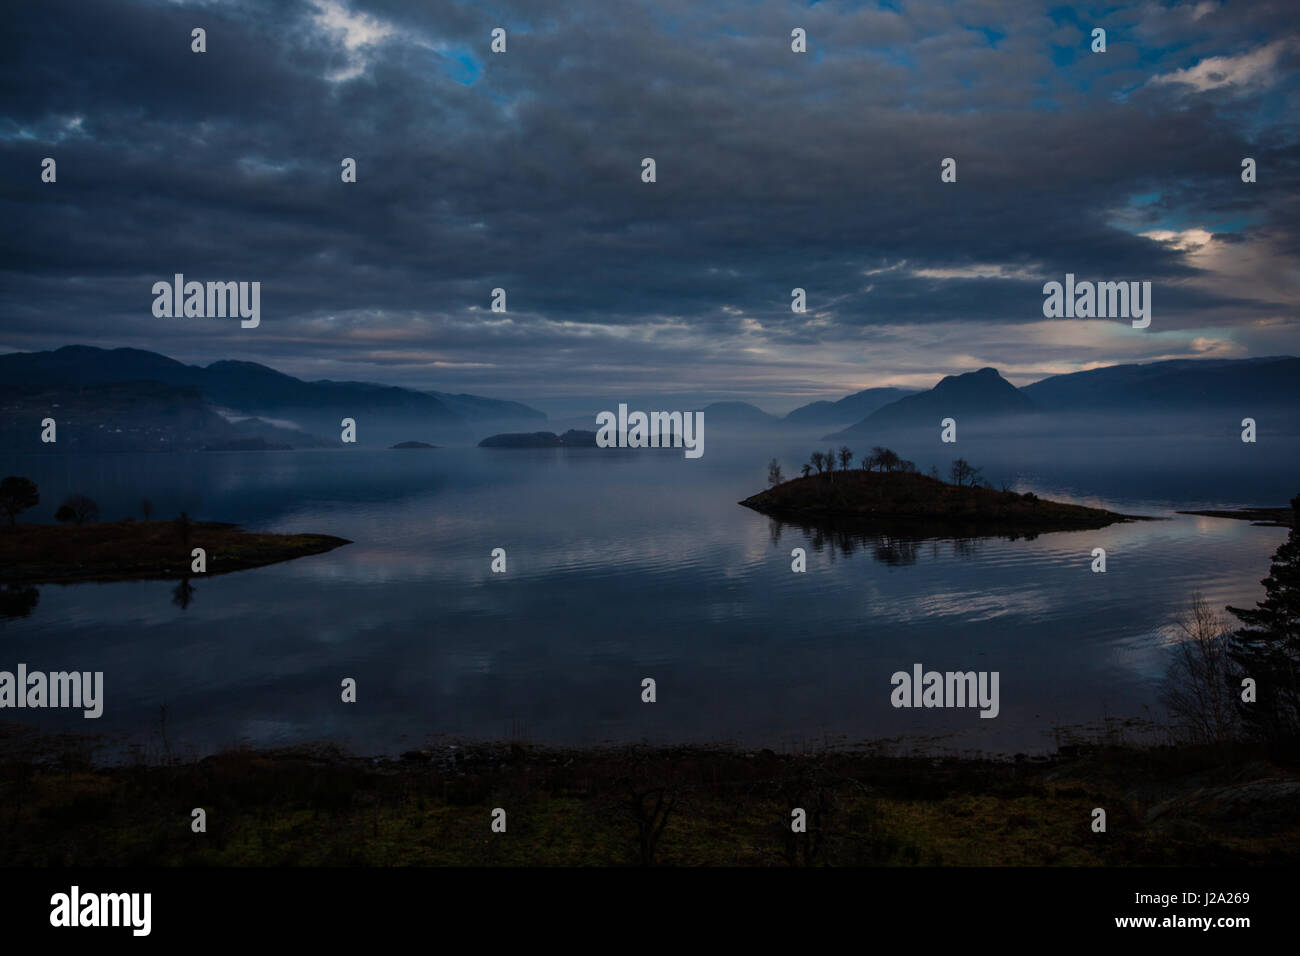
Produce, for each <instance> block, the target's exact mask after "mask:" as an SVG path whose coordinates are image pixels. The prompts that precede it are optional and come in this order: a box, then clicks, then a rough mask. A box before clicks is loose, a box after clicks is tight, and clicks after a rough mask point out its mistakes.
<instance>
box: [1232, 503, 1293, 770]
mask: <svg viewBox="0 0 1300 956" xmlns="http://www.w3.org/2000/svg"><path fill="white" fill-rule="evenodd" d="M1291 509H1292V515H1291V533H1290V534H1289V535H1287V539H1286V541H1284V542H1282V545H1281V546H1280V547H1279V548H1278V549H1277V552H1276V553H1275V554H1274V555H1273V563H1272V566H1271V567H1270V569H1269V575H1268V577H1266V578H1265V579H1264V580H1263V581H1262V582H1261V583H1262V584H1263V585H1264V600H1262V601H1259V602H1257V603H1256V605H1255V607H1254V608H1251V609H1247V608H1235V607H1229V608H1228V610H1229V611H1230V612H1231V613H1232V614H1233V616H1234V617H1236V618H1237V619H1238V620H1239V621H1241V623H1242V624H1243V625H1245V626H1244V627H1242V628H1240V629H1239V630H1238V631H1237V632H1236V633H1235V634H1233V636H1232V637H1231V639H1230V640H1229V645H1228V656H1229V657H1231V658H1232V660H1233V663H1234V664H1235V665H1236V667H1235V668H1234V671H1235V673H1233V674H1232V675H1231V677H1230V678H1229V681H1230V683H1231V685H1232V690H1233V694H1234V698H1233V699H1234V701H1235V702H1236V706H1237V712H1238V713H1239V715H1240V716H1241V720H1242V725H1243V726H1244V727H1245V728H1246V730H1247V731H1248V732H1249V733H1250V735H1251V736H1253V737H1257V738H1259V739H1262V740H1265V741H1268V742H1269V743H1273V744H1278V743H1285V742H1287V741H1294V740H1295V739H1296V738H1297V737H1300V495H1297V496H1296V497H1294V498H1292V499H1291ZM1246 677H1250V678H1253V679H1254V681H1255V692H1256V695H1257V699H1256V700H1255V702H1253V703H1248V702H1246V701H1243V700H1242V699H1241V694H1242V687H1241V681H1242V679H1243V678H1246Z"/></svg>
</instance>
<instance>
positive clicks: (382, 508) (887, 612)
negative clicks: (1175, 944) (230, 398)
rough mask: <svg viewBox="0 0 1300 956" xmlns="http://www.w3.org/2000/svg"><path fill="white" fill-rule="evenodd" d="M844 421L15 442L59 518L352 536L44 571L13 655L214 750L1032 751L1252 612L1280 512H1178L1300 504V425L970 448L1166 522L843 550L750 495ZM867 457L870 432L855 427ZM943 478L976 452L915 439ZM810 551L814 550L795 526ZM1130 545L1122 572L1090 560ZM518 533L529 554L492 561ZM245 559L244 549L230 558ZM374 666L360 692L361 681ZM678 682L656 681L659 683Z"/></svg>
mask: <svg viewBox="0 0 1300 956" xmlns="http://www.w3.org/2000/svg"><path fill="white" fill-rule="evenodd" d="M827 444H828V443H827V442H824V441H822V442H818V441H816V440H815V439H801V438H790V437H788V436H787V437H767V438H755V437H749V438H727V437H726V436H723V435H718V434H710V435H709V436H708V443H707V446H706V449H707V450H706V454H705V455H704V457H703V458H701V459H699V460H687V459H685V458H684V457H683V456H682V453H681V451H680V450H676V451H674V450H655V451H649V450H645V451H628V450H616V449H574V450H550V449H545V450H495V449H478V448H443V449H437V450H420V451H392V450H380V449H365V448H350V449H339V450H332V451H295V452H260V453H204V454H188V455H187V454H153V455H146V454H136V455H99V456H84V455H9V456H6V457H5V459H4V460H3V462H0V472H2V473H3V474H20V475H27V476H29V477H31V478H32V479H33V480H35V481H36V482H37V483H38V485H39V486H40V490H41V500H42V504H41V505H40V506H39V508H38V509H36V510H35V512H33V513H31V514H29V515H27V516H25V517H28V518H29V520H38V521H49V520H51V516H52V513H53V510H54V508H55V507H56V506H57V503H58V502H59V501H60V500H62V498H63V496H65V495H66V494H69V493H72V492H84V493H86V494H89V495H91V497H93V498H95V499H96V500H97V501H98V502H99V504H100V506H101V510H102V513H103V517H104V519H105V520H116V519H118V518H121V517H123V516H125V515H127V514H137V515H138V510H139V501H140V499H141V498H142V497H147V498H149V499H151V500H152V502H153V504H154V514H155V517H156V518H157V517H170V516H173V515H175V514H176V513H178V512H179V511H180V510H182V509H184V510H186V511H188V512H189V514H190V515H191V516H192V517H194V518H198V519H201V520H212V521H233V522H237V523H240V524H242V525H244V526H245V527H247V528H250V529H259V530H270V531H278V532H320V533H326V534H333V535H339V536H341V537H344V538H348V539H351V540H352V541H353V542H354V543H353V544H351V545H348V546H346V547H343V548H339V549H337V550H335V551H333V552H330V553H328V554H322V555H316V556H312V557H307V558H303V559H299V560H295V561H290V562H286V563H282V564H278V565H273V566H269V567H264V568H258V569H253V570H249V571H242V572H237V573H233V574H228V575H220V576H211V577H201V576H196V577H195V578H193V579H192V580H191V584H192V585H193V586H194V594H193V599H192V601H191V602H190V603H189V606H188V608H186V609H182V608H181V607H179V606H178V605H177V604H175V603H174V602H173V600H172V596H173V591H174V589H175V582H168V581H137V582H123V583H112V584H79V585H70V586H58V585H43V586H41V587H40V599H39V603H38V604H37V606H36V607H35V609H34V610H33V611H32V613H31V614H30V615H29V616H27V617H20V618H12V619H8V620H4V621H2V622H0V650H2V653H0V669H10V670H12V669H13V667H14V665H16V664H17V663H18V662H20V661H21V662H24V663H26V664H27V665H28V667H29V669H31V670H37V669H39V670H45V671H52V670H74V669H75V670H82V671H87V670H89V671H96V670H99V671H103V672H104V685H105V713H104V717H103V718H102V719H100V720H99V721H88V720H84V719H82V718H81V717H80V715H79V712H77V713H76V714H70V713H68V712H58V711H49V710H45V711H30V710H24V711H18V710H8V711H6V712H5V713H4V714H3V715H0V720H4V721H20V722H23V723H27V724H30V725H38V726H40V727H42V728H45V729H51V730H53V729H68V730H76V731H95V732H105V733H110V732H113V731H118V730H120V731H123V732H124V733H125V734H126V735H128V736H130V737H131V738H132V739H135V740H138V741H153V744H154V746H156V745H157V743H158V741H159V739H160V734H159V729H160V728H159V713H160V706H161V705H163V704H165V705H166V707H167V712H168V720H167V736H168V741H169V746H171V747H172V748H173V749H175V748H177V747H178V746H180V745H181V744H182V743H184V744H188V745H189V746H190V747H192V748H193V749H194V751H196V752H198V753H206V752H209V751H211V750H213V749H215V748H218V747H222V746H226V745H231V744H236V743H239V742H248V743H252V744H256V745H279V744H289V743H297V742H305V741H318V740H332V741H337V742H340V743H343V744H345V745H347V746H349V747H351V748H353V749H354V750H356V751H359V752H362V753H381V752H397V751H402V750H406V749H412V748H418V747H419V746H420V745H421V744H422V743H424V742H426V741H428V740H430V739H432V738H434V737H437V736H439V735H447V736H450V737H452V738H455V737H470V738H493V739H498V738H507V737H512V736H514V737H520V738H523V739H526V740H532V741H538V742H547V743H562V744H563V743H590V742H599V741H634V740H649V741H654V742H678V741H737V742H741V743H743V744H745V745H748V746H770V747H773V748H777V749H780V748H783V747H790V746H802V745H806V744H809V743H817V744H820V743H822V742H823V741H826V740H830V741H832V742H849V743H852V742H856V741H861V740H864V739H868V738H881V737H894V736H898V735H906V736H907V737H909V738H913V739H916V740H920V739H921V738H931V737H934V738H938V739H939V741H940V742H939V746H943V747H950V748H954V749H961V750H968V751H969V750H984V751H989V752H999V753H1010V752H1013V751H1036V750H1043V749H1047V748H1049V747H1050V746H1051V745H1052V742H1053V732H1054V728H1058V727H1061V726H1066V725H1077V724H1082V723H1090V722H1095V721H1098V720H1100V719H1102V718H1103V717H1112V718H1115V717H1120V718H1123V717H1148V718H1150V717H1155V716H1156V715H1157V713H1158V708H1157V704H1156V682H1157V681H1158V679H1159V677H1160V676H1161V673H1162V671H1163V670H1164V667H1165V665H1166V660H1167V655H1168V649H1167V646H1166V644H1167V642H1168V640H1169V638H1170V637H1171V633H1172V632H1171V628H1170V623H1171V620H1172V618H1173V616H1174V615H1175V614H1176V613H1178V612H1179V611H1181V610H1183V609H1185V608H1186V606H1187V603H1188V601H1189V600H1190V597H1191V595H1192V593H1193V592H1195V591H1200V592H1201V593H1203V594H1204V595H1205V596H1206V597H1207V598H1208V599H1209V600H1210V601H1211V603H1212V604H1214V605H1216V606H1218V607H1222V606H1223V605H1225V604H1235V605H1238V606H1242V605H1244V606H1251V605H1253V603H1254V602H1255V601H1256V600H1257V599H1258V598H1259V597H1261V596H1262V594H1263V588H1262V587H1261V585H1260V583H1259V582H1260V579H1261V578H1263V577H1264V576H1265V575H1266V574H1267V572H1268V566H1269V557H1270V555H1271V554H1272V553H1273V551H1274V550H1275V549H1276V547H1277V545H1278V544H1279V543H1280V542H1281V541H1282V540H1284V538H1285V535H1286V530H1285V529H1283V528H1268V527H1255V526H1252V525H1251V524H1250V523H1248V522H1244V521H1234V520H1228V519H1219V518H1207V517H1193V516H1187V515H1175V514H1173V512H1174V510H1175V509H1178V508H1204V507H1227V506H1243V505H1283V504H1285V503H1286V502H1287V501H1288V500H1289V499H1290V498H1291V497H1292V496H1293V495H1295V494H1296V493H1297V492H1300V468H1297V465H1298V464H1300V452H1298V449H1300V443H1297V441H1296V440H1295V439H1290V440H1286V441H1281V442H1273V443H1272V444H1271V445H1265V444H1257V445H1244V444H1243V443H1241V442H1240V441H1239V440H1238V439H1237V437H1236V434H1235V433H1231V434H1225V435H1224V436H1220V437H1215V438H1206V439H1191V438H1185V437H1173V436H1160V435H1152V436H1148V437H1130V438H1123V439H1114V438H1097V439H1080V438H1077V437H1076V438H1070V439H1056V440H1049V439H1044V438H1034V439H1019V440H1013V439H1001V440H991V439H990V440H979V439H976V440H973V441H965V442H963V444H962V446H961V454H962V455H963V456H964V457H966V458H968V459H969V460H971V461H973V462H974V463H976V464H977V465H981V466H983V468H984V474H985V475H986V476H987V477H988V478H989V479H990V480H991V481H992V482H993V483H994V484H995V485H1001V484H1002V483H1003V482H1006V483H1008V484H1010V485H1012V486H1013V487H1014V488H1015V489H1016V490H1018V491H1028V490H1032V491H1035V492H1036V493H1038V494H1039V495H1040V496H1043V497H1051V498H1057V499H1061V500H1070V501H1076V502H1078V503H1082V504H1089V505H1097V506H1102V507H1107V508H1111V509H1114V510H1118V511H1122V512H1125V513H1136V514H1147V515H1156V516H1161V517H1167V518H1169V519H1170V520H1165V521H1155V522H1141V523H1131V524H1118V525H1113V526H1111V527H1108V528H1105V529H1102V530H1097V531H1075V532H1060V533H1050V534H1043V535H1040V536H1038V537H1036V538H1034V539H1032V540H1025V539H1021V540H1006V539H999V538H987V539H979V540H975V541H962V542H953V541H925V542H921V543H919V544H917V545H915V546H909V545H908V544H907V543H899V542H865V543H863V544H862V546H856V547H841V545H840V543H835V542H832V541H829V540H823V539H821V538H819V537H818V536H815V535H810V534H808V533H806V532H804V531H802V530H800V529H798V528H795V527H791V526H788V525H787V526H783V527H782V526H778V525H775V524H774V523H773V522H771V521H770V520H769V519H768V518H766V517H764V516H762V515H759V514H756V513H754V512H752V511H750V510H749V509H746V508H742V507H740V506H739V505H737V501H739V500H740V499H742V498H745V497H748V496H749V495H750V494H753V493H754V492H757V491H759V490H761V489H762V487H763V486H764V480H765V474H766V473H765V466H766V463H767V461H768V459H769V458H771V457H773V456H776V457H778V458H779V459H781V460H782V462H783V463H784V465H785V468H786V472H787V474H792V473H793V472H794V470H795V467H796V464H797V463H798V462H801V461H803V460H806V458H807V453H808V452H809V451H810V450H811V449H812V448H816V447H824V446H826V445H827ZM860 450H865V449H860ZM898 450H899V451H900V452H901V453H903V454H904V456H905V457H909V458H912V459H914V460H915V461H916V462H917V464H918V465H919V466H920V467H921V469H922V470H928V468H929V466H930V465H931V464H940V465H941V466H943V467H946V465H947V463H948V462H949V461H950V460H951V458H952V457H954V453H953V451H952V450H951V447H950V446H941V445H939V443H938V442H937V441H935V442H934V443H932V444H927V445H925V446H924V447H920V446H918V447H913V448H908V447H899V449H898ZM795 547H804V548H806V549H807V550H808V571H807V573H804V574H795V573H792V572H791V569H790V563H791V556H790V552H791V549H792V548H795ZM1095 547H1102V548H1105V549H1106V552H1107V561H1108V571H1107V573H1105V574H1094V573H1092V572H1091V571H1090V565H1091V561H1092V557H1091V551H1092V549H1093V548H1095ZM494 548H504V549H505V550H506V553H507V560H508V571H507V573H505V574H492V573H491V572H490V555H491V552H492V550H493V549H494ZM208 560H209V567H210V568H212V569H216V568H218V567H219V566H220V562H221V556H220V554H213V555H210V556H209V559H208ZM917 662H919V663H921V664H923V665H924V666H925V667H926V668H927V669H936V670H963V671H965V670H975V671H998V672H999V673H1000V675H1001V678H1000V708H1001V712H1000V714H999V716H998V717H997V718H996V719H991V720H990V719H981V718H980V717H979V715H978V711H977V710H975V709H968V710H944V709H933V710H924V709H920V710H917V709H894V708H892V707H891V706H890V702H889V698H890V691H891V685H890V676H891V674H893V673H894V672H895V671H899V670H905V671H910V669H911V667H912V665H913V664H914V663H917ZM345 677H352V678H355V679H356V681H357V686H358V691H357V702H356V703H355V704H344V703H342V702H341V700H340V682H341V680H342V679H343V678H345ZM644 677H652V678H654V679H655V681H656V682H657V696H658V700H657V702H656V703H654V704H646V703H642V701H641V681H642V678H644Z"/></svg>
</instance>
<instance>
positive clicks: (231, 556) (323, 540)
mask: <svg viewBox="0 0 1300 956" xmlns="http://www.w3.org/2000/svg"><path fill="white" fill-rule="evenodd" d="M345 544H351V542H350V541H348V540H346V539H345V538H336V537H333V536H332V535H328V534H264V533H259V532H252V531H243V530H241V529H240V528H239V527H238V526H237V525H233V524H226V523H223V522H213V521H195V522H192V523H191V524H190V526H189V536H188V541H186V540H185V539H183V538H182V535H181V533H180V531H179V530H178V528H177V525H176V523H175V522H174V521H106V522H96V523H94V524H85V525H45V524H20V525H16V526H14V527H8V528H0V581H3V582H21V583H28V584H41V583H59V584H69V583H72V582H76V581H126V580H132V579H137V578H154V579H169V578H184V577H188V576H189V575H190V574H191V573H192V572H191V557H190V555H191V552H192V551H193V549H194V548H203V549H204V551H205V552H206V553H207V571H206V572H205V573H206V574H209V575H211V574H223V573H225V572H227V571H241V570H244V569H245V568H256V567H261V566H262V565H265V564H274V563H275V562H277V561H288V560H290V559H292V558H300V557H303V556H304V555H308V554H320V553H321V552H324V551H332V550H333V549H334V548H337V547H339V546H341V545H345Z"/></svg>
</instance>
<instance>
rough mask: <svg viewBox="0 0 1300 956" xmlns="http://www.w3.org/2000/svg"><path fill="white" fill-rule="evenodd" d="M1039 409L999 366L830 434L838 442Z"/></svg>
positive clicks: (946, 382)
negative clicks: (950, 420) (888, 430)
mask: <svg viewBox="0 0 1300 956" xmlns="http://www.w3.org/2000/svg"><path fill="white" fill-rule="evenodd" d="M1035 410H1036V409H1035V407H1034V403H1033V402H1032V401H1031V400H1030V399H1029V398H1027V397H1026V396H1025V395H1024V394H1022V393H1021V391H1020V390H1019V389H1018V388H1016V387H1015V386H1014V385H1012V384H1011V383H1010V382H1008V381H1007V380H1006V379H1004V378H1003V377H1002V376H1001V375H999V374H998V372H997V369H994V368H982V369H980V370H979V371H978V372H966V373H965V374H964V375H949V376H947V377H946V378H944V379H943V380H941V381H940V382H939V384H938V385H936V386H935V387H934V388H932V389H930V390H929V391H928V392H920V393H919V394H916V395H908V396H906V397H905V398H900V399H899V400H898V401H896V402H891V403H890V404H888V405H885V406H882V407H881V408H878V409H876V410H875V411H874V412H872V413H871V414H870V415H868V416H867V417H866V418H864V419H863V420H862V421H860V422H858V423H857V424H856V425H854V426H852V427H851V428H847V429H845V430H844V431H841V432H836V433H835V434H833V435H828V436H826V437H827V438H828V439H831V440H837V441H838V440H839V439H848V438H864V437H870V436H871V435H873V434H874V433H875V432H876V431H877V430H879V429H881V428H893V427H899V426H911V425H930V426H933V427H935V428H938V427H939V422H940V421H941V420H942V419H944V418H955V419H957V420H958V421H959V422H960V421H962V420H966V421H980V420H987V419H990V418H997V417H999V416H1003V415H1023V414H1026V413H1030V412H1033V411H1035Z"/></svg>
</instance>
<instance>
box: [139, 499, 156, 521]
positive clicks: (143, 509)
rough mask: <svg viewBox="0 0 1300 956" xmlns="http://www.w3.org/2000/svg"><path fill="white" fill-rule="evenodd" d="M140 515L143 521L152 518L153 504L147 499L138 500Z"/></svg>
mask: <svg viewBox="0 0 1300 956" xmlns="http://www.w3.org/2000/svg"><path fill="white" fill-rule="evenodd" d="M140 514H142V515H144V520H145V521H148V520H149V519H150V518H152V517H153V502H152V501H150V500H149V499H148V498H141V499H140Z"/></svg>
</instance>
